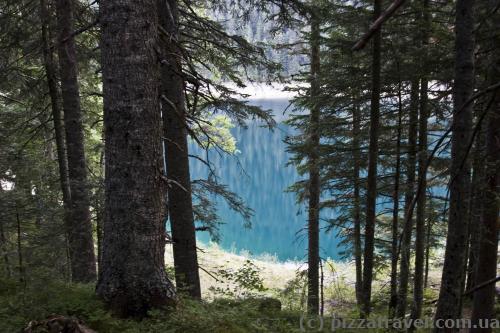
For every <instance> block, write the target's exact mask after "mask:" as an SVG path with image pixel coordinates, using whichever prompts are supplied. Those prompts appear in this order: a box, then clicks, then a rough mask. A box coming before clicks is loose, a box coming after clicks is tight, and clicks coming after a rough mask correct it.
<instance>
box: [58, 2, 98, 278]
mask: <svg viewBox="0 0 500 333" xmlns="http://www.w3.org/2000/svg"><path fill="white" fill-rule="evenodd" d="M72 6H73V5H72V0H56V11H57V25H58V32H59V36H58V55H59V67H60V75H61V90H62V105H63V110H64V127H65V130H66V150H67V158H68V176H69V187H70V192H71V226H70V228H69V230H68V243H69V247H70V258H71V273H72V279H73V281H75V282H92V281H94V280H95V279H96V265H95V264H96V263H95V255H94V243H93V240H92V225H91V221H90V201H89V193H88V186H87V167H86V162H85V150H84V136H83V122H82V110H81V107H80V92H79V87H78V70H77V61H76V51H75V40H74V38H73V35H72V32H73V22H72V21H73V10H72ZM54 104H55V103H54Z"/></svg>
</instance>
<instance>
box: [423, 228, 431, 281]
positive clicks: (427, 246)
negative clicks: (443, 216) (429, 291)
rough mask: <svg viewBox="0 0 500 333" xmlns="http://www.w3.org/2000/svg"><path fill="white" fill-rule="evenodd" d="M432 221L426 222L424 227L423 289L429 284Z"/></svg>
mask: <svg viewBox="0 0 500 333" xmlns="http://www.w3.org/2000/svg"><path fill="white" fill-rule="evenodd" d="M431 222H432V221H431V220H428V221H427V225H426V230H427V231H426V236H425V272H424V289H425V288H427V285H428V283H429V265H430V255H431V231H432V223H431Z"/></svg>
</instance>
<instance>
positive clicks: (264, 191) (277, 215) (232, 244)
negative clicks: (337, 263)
mask: <svg viewBox="0 0 500 333" xmlns="http://www.w3.org/2000/svg"><path fill="white" fill-rule="evenodd" d="M252 104H255V105H260V106H262V107H263V108H264V109H272V110H273V112H274V114H275V115H276V120H277V121H278V126H277V128H275V129H274V130H273V131H270V130H269V129H267V128H263V127H261V126H262V124H261V123H258V122H250V123H249V124H248V128H246V129H245V128H240V127H235V128H233V129H232V130H231V133H232V134H233V136H234V137H235V139H236V141H237V149H238V150H239V153H237V154H236V156H230V155H220V154H218V153H215V152H212V153H210V154H209V159H210V162H211V163H213V165H214V166H215V168H216V172H217V175H218V176H219V180H220V183H222V184H226V185H228V187H229V190H231V191H233V192H236V193H237V194H238V195H239V196H240V197H241V198H242V199H243V200H245V202H246V203H247V205H248V206H250V207H251V208H252V209H253V210H254V216H253V217H252V219H251V224H252V226H251V228H245V221H244V219H243V218H242V217H241V216H240V215H238V214H237V213H235V212H233V211H231V210H230V209H229V207H228V206H227V204H226V203H224V202H223V201H222V200H217V205H218V210H219V216H220V218H221V221H222V222H223V223H224V224H223V225H221V226H220V235H221V239H220V242H219V244H220V246H221V247H222V248H223V249H225V250H229V251H236V252H240V251H248V252H249V253H250V254H252V255H255V256H258V255H263V254H270V255H273V256H276V258H277V259H278V260H280V261H284V260H301V261H302V260H304V259H305V258H306V254H307V238H306V236H307V235H306V233H305V231H304V230H303V228H304V227H305V226H306V223H307V211H306V210H305V209H304V208H305V207H304V206H303V205H298V204H297V203H296V200H295V194H294V193H288V192H285V190H286V189H287V187H288V186H290V185H292V184H293V183H294V182H295V181H297V180H299V179H300V177H299V175H298V174H297V172H296V170H295V168H294V167H293V166H286V164H287V162H288V160H289V157H290V154H288V153H287V152H286V144H285V143H284V142H283V140H284V139H285V137H286V135H287V134H289V133H290V131H292V129H291V128H289V127H288V126H286V125H285V124H283V123H282V122H281V121H282V120H283V119H284V116H283V112H284V110H285V109H286V107H287V106H288V100H287V99H285V98H281V99H270V98H269V99H260V100H253V101H252ZM190 149H191V151H190V153H191V154H198V155H200V156H204V152H203V151H201V150H200V148H198V147H197V146H196V145H195V144H191V146H190ZM206 176H207V167H206V166H205V165H204V164H203V163H201V162H200V161H197V160H196V159H191V178H192V179H200V178H206ZM324 214H328V213H323V215H324ZM323 215H322V217H325V218H326V217H328V216H323ZM301 230H302V231H301ZM198 240H199V241H201V242H204V243H208V242H210V237H209V235H208V234H207V233H206V232H199V233H198ZM338 243H339V240H338V239H336V237H335V232H330V233H328V234H326V235H325V234H324V233H322V234H321V239H320V247H321V256H322V257H324V258H327V257H330V258H333V259H338V258H339V251H341V249H340V248H338Z"/></svg>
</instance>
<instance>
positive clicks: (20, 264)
mask: <svg viewBox="0 0 500 333" xmlns="http://www.w3.org/2000/svg"><path fill="white" fill-rule="evenodd" d="M17 206H18V203H17V202H16V229H17V265H18V269H19V281H20V282H21V283H22V282H25V279H26V277H25V272H24V262H23V247H22V242H21V235H22V233H21V217H20V216H19V209H18V207H17Z"/></svg>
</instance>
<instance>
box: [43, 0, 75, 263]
mask: <svg viewBox="0 0 500 333" xmlns="http://www.w3.org/2000/svg"><path fill="white" fill-rule="evenodd" d="M40 17H41V18H42V46H43V60H44V67H45V75H46V77H47V87H48V89H49V96H50V106H51V110H52V121H53V123H54V134H55V139H56V151H57V165H58V167H59V182H60V184H61V192H62V199H63V210H64V225H65V237H66V239H67V241H68V234H69V233H70V232H71V228H72V219H71V192H70V188H69V176H68V157H67V155H66V147H65V142H64V125H63V120H62V113H61V107H60V104H59V103H60V100H59V90H58V88H57V74H56V72H57V70H56V63H55V61H54V55H53V52H52V49H51V45H50V44H51V43H50V41H51V38H50V32H49V27H50V12H49V10H48V8H47V3H46V2H45V0H40ZM67 243H68V242H66V244H67ZM67 250H69V248H68V249H67ZM70 266H71V261H70Z"/></svg>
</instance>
